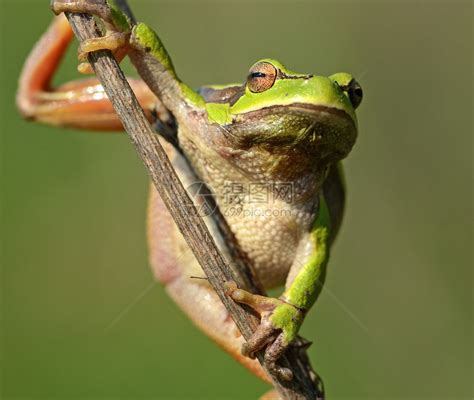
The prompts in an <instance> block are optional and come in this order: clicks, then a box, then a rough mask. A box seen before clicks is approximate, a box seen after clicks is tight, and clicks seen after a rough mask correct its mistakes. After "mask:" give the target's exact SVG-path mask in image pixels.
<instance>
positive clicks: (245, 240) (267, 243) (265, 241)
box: [221, 201, 308, 288]
mask: <svg viewBox="0 0 474 400" xmlns="http://www.w3.org/2000/svg"><path fill="white" fill-rule="evenodd" d="M221 210H222V212H223V214H224V216H225V217H226V219H227V222H228V224H229V226H230V228H231V229H232V231H233V232H234V235H235V237H236V239H237V241H238V243H239V245H240V247H241V249H242V250H243V251H244V252H245V253H246V254H247V255H248V257H249V259H250V260H252V263H253V265H254V268H255V270H256V272H257V274H258V276H259V278H260V281H261V283H262V284H263V286H264V287H265V288H272V287H276V286H280V285H283V284H284V283H285V280H286V277H287V276H288V272H289V270H290V268H291V266H292V264H293V261H294V259H295V256H296V251H297V248H298V244H299V242H300V239H301V235H302V227H303V225H304V224H303V221H305V220H307V218H308V217H307V216H306V215H305V213H304V212H301V211H299V210H296V209H294V208H292V207H290V206H289V204H288V203H286V202H283V201H275V202H272V203H258V202H257V203H255V202H244V203H243V204H242V205H240V207H239V208H236V207H233V206H230V205H223V206H221ZM305 218H306V219H305Z"/></svg>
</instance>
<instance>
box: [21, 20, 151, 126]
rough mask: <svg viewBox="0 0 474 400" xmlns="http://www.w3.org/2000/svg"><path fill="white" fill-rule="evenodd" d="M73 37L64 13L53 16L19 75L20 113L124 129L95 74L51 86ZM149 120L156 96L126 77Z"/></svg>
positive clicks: (42, 119) (55, 122)
mask: <svg viewBox="0 0 474 400" xmlns="http://www.w3.org/2000/svg"><path fill="white" fill-rule="evenodd" d="M72 38H73V33H72V30H71V27H70V25H69V23H68V21H67V19H66V18H65V17H64V15H60V16H57V17H55V18H54V20H53V22H52V23H51V25H50V27H49V28H48V30H47V31H46V32H45V33H44V34H43V36H42V37H41V39H40V40H39V41H38V42H37V44H36V45H35V47H34V48H33V50H32V51H31V53H30V55H29V56H28V59H27V61H26V63H25V66H24V67H23V70H22V72H21V75H20V80H19V87H18V91H17V97H16V101H17V106H18V109H19V110H20V112H21V114H22V115H23V116H24V117H25V118H28V119H34V120H36V121H39V122H43V123H47V124H51V125H60V126H67V127H73V128H80V129H93V130H109V131H110V130H115V131H121V130H123V127H122V124H121V122H120V120H119V118H118V116H117V114H116V113H115V111H114V109H113V107H112V104H111V103H110V101H109V99H108V98H107V96H106V94H105V92H104V90H103V88H102V86H101V85H100V83H99V81H98V80H97V79H95V78H93V79H92V78H91V79H83V80H78V81H73V82H69V83H66V84H64V85H61V86H59V87H56V88H54V87H53V86H52V84H51V80H52V78H53V76H54V74H55V72H56V70H57V69H58V67H59V64H60V62H61V60H62V58H63V56H64V54H65V52H66V50H67V48H68V45H69V43H70V42H71V40H72ZM129 83H130V85H131V86H132V89H133V91H134V92H135V94H136V95H137V97H138V100H139V101H140V103H141V105H142V107H143V108H144V109H145V113H146V114H147V116H148V118H149V119H150V120H152V119H153V116H152V114H153V112H152V111H153V110H154V109H155V108H156V105H157V98H156V96H155V95H154V94H153V93H152V92H151V91H150V90H149V89H148V87H147V85H146V84H145V83H144V82H143V81H141V80H138V79H129Z"/></svg>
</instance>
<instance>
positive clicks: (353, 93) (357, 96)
mask: <svg viewBox="0 0 474 400" xmlns="http://www.w3.org/2000/svg"><path fill="white" fill-rule="evenodd" d="M345 90H346V91H347V94H348V95H349V100H350V101H351V103H352V107H354V108H357V107H358V106H359V104H360V103H361V101H362V96H363V93H362V87H361V86H360V85H359V83H358V82H357V81H356V80H355V79H352V80H351V81H350V82H349V85H347V87H346V88H345Z"/></svg>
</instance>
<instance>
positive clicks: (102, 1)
mask: <svg viewBox="0 0 474 400" xmlns="http://www.w3.org/2000/svg"><path fill="white" fill-rule="evenodd" d="M51 8H52V10H53V12H54V13H56V14H59V13H63V12H72V13H84V14H89V15H94V16H96V17H98V18H100V19H101V20H102V22H103V24H104V27H105V31H106V32H105V34H104V36H102V37H100V38H93V39H89V40H85V41H84V42H83V43H82V44H81V46H80V48H79V59H80V60H81V61H85V60H86V58H87V54H88V53H90V52H92V51H97V50H104V49H106V50H111V51H112V52H113V54H114V55H115V57H116V58H117V59H118V61H120V59H121V58H123V57H124V56H125V55H128V56H129V57H130V60H131V61H132V63H133V64H134V66H135V67H136V69H137V71H138V73H139V74H140V77H141V78H142V79H143V80H144V82H145V83H146V84H147V85H148V87H149V88H150V89H151V91H152V92H153V93H155V95H156V96H157V97H158V98H159V99H160V100H161V101H162V102H163V104H164V106H165V107H166V108H167V109H168V110H170V111H171V112H173V113H174V114H175V115H176V117H178V118H179V116H180V114H181V113H184V114H186V113H187V112H188V110H187V109H186V108H187V106H189V99H190V98H191V99H192V98H193V97H196V100H197V101H201V100H202V99H200V98H199V97H200V96H199V95H197V94H195V95H194V96H192V95H190V94H192V90H191V89H190V88H189V87H187V86H186V85H185V84H184V83H182V82H181V81H180V80H179V79H178V77H177V75H176V72H175V70H174V66H173V63H172V62H171V59H170V57H169V55H168V52H167V51H166V49H165V47H164V46H163V43H162V42H161V40H160V38H159V37H158V35H157V34H156V33H155V32H154V31H153V30H152V29H151V28H150V27H149V26H148V25H146V24H143V23H138V24H136V25H132V24H131V22H130V20H129V19H128V17H127V16H126V15H125V14H124V13H123V12H122V11H121V9H120V8H119V7H118V6H117V5H116V4H115V1H114V0H52V1H51ZM88 70H90V67H88V66H87V64H85V66H83V67H81V71H82V72H86V71H88Z"/></svg>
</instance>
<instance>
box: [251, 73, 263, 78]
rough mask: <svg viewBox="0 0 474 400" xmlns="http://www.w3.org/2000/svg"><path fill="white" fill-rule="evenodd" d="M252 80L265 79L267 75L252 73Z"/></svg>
mask: <svg viewBox="0 0 474 400" xmlns="http://www.w3.org/2000/svg"><path fill="white" fill-rule="evenodd" d="M251 76H252V78H265V77H266V76H267V75H266V74H264V73H263V72H252V74H251Z"/></svg>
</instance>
